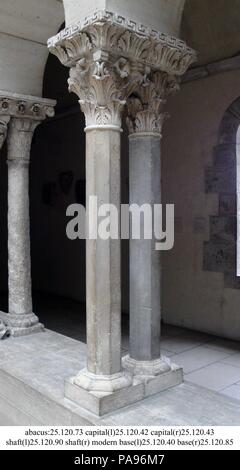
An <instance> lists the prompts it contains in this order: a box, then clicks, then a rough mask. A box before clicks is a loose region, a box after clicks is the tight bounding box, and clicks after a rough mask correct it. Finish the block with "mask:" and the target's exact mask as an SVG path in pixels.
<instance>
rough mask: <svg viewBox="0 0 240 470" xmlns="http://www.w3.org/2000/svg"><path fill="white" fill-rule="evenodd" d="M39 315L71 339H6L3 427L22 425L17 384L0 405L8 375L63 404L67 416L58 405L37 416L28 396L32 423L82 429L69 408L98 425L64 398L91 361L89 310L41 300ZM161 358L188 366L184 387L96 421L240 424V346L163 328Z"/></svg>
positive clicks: (0, 387)
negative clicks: (68, 386) (69, 381)
mask: <svg viewBox="0 0 240 470" xmlns="http://www.w3.org/2000/svg"><path fill="white" fill-rule="evenodd" d="M80 310H81V315H79V312H80ZM35 311H36V312H38V314H39V316H40V319H41V321H42V322H43V323H45V325H46V327H47V328H48V329H49V330H55V331H57V332H58V333H61V334H63V335H65V336H61V334H60V335H59V334H56V333H55V332H54V331H47V332H46V333H40V334H36V335H32V336H29V337H25V338H17V339H14V340H5V341H1V342H0V346H1V351H0V352H1V354H0V382H1V383H0V425H1V424H9V425H11V424H12V421H11V419H12V416H14V419H15V421H14V422H16V419H18V415H16V413H19V412H20V411H19V409H16V410H15V411H14V414H13V412H12V407H10V408H9V413H7V412H6V410H7V406H6V396H7V397H8V394H9V392H8V387H10V386H11V387H12V386H13V384H11V383H8V386H7V387H5V392H6V394H5V398H4V400H5V401H4V402H3V401H2V402H1V399H2V394H3V391H4V386H5V378H6V377H5V375H4V374H7V378H8V380H9V377H14V378H16V379H17V380H20V382H21V384H22V383H24V384H27V386H28V387H30V388H31V390H33V389H34V390H37V391H38V393H41V394H43V395H45V394H46V396H47V397H54V400H56V403H57V406H59V405H61V406H63V407H64V412H63V410H61V413H60V414H58V412H56V411H55V408H54V407H53V406H52V404H51V406H50V405H49V404H46V406H45V404H44V406H43V405H42V406H40V408H39V411H38V405H36V403H37V401H36V397H31V400H32V402H31V400H30V399H29V400H27V401H26V403H25V404H24V406H25V408H26V409H25V411H24V412H25V414H26V413H27V416H28V413H29V411H28V407H29V406H30V402H31V403H33V404H32V405H31V406H35V408H34V409H35V412H34V413H35V415H36V416H37V417H36V416H35V415H34V420H33V421H31V420H32V419H33V418H32V414H31V413H30V417H29V420H28V421H26V422H27V423H28V424H31V423H33V424H41V423H42V422H43V421H42V420H43V417H44V416H45V415H44V413H45V414H46V415H47V417H48V416H49V419H50V420H51V422H50V424H65V425H67V424H74V423H75V424H77V423H78V421H76V414H75V415H74V417H72V415H71V417H69V415H68V414H66V412H67V411H69V410H71V413H72V411H73V410H74V413H77V414H79V415H81V417H84V419H86V420H88V419H89V418H90V422H92V419H93V418H92V415H91V416H90V415H89V414H88V413H86V412H83V410H81V409H80V408H78V407H76V405H73V404H71V403H70V402H69V401H66V400H64V399H63V384H64V379H65V378H69V377H71V376H73V375H76V373H77V372H78V371H79V369H81V368H82V367H83V366H84V364H85V358H86V345H85V344H84V342H85V335H86V331H85V315H84V307H81V306H79V304H78V303H76V302H71V301H69V300H64V299H61V300H58V301H56V298H50V297H49V299H48V301H46V299H45V300H44V299H43V298H42V297H41V301H39V303H38V305H37V306H36V307H35ZM76 340H77V341H76ZM80 341H81V342H80ZM127 350H128V322H127V317H124V316H123V339H122V353H123V354H126V353H127ZM162 353H163V354H164V355H166V356H168V357H171V359H172V360H173V361H174V362H175V363H177V364H179V365H181V366H182V367H183V369H184V374H185V377H184V378H185V383H184V384H183V385H181V386H179V387H176V388H174V389H171V390H167V391H165V392H163V393H161V394H158V395H156V396H153V397H150V398H148V399H146V400H144V401H143V402H141V403H138V404H136V405H133V406H131V407H127V408H126V409H123V410H119V411H118V412H115V413H112V414H111V415H109V416H107V417H104V418H96V417H95V418H94V420H95V421H94V422H95V423H96V424H130V425H134V424H136V425H137V424H142V425H147V424H155V425H174V424H175V425H184V424H186V425H190V424H192V425H194V424H195V425H198V424H199V425H204V424H205V425H214V424H215V425H231V424H233V425H240V343H239V342H234V341H228V340H224V339H221V338H217V337H214V336H210V335H207V334H203V333H198V332H194V331H189V330H186V329H183V328H177V327H174V326H169V325H163V328H162ZM15 388H16V387H15V384H14V386H13V389H11V390H12V391H11V393H10V395H11V400H13V402H15V401H17V399H18V391H16V390H15ZM24 393H25V392H24ZM28 393H29V390H27V394H28ZM31 393H32V392H31ZM10 395H9V396H10ZM34 403H35V405H34ZM1 405H2V406H1ZM9 406H10V405H9ZM46 407H47V408H46ZM45 408H46V409H47V411H45ZM21 413H22V410H21ZM38 413H39V416H38ZM60 415H61V419H60V418H59V416H60ZM16 416H17V418H16ZM24 416H25V415H24ZM25 419H26V417H24V420H25ZM44 419H45V418H44ZM59 419H60V421H59ZM21 422H23V421H21ZM24 422H25V421H24ZM45 423H46V420H45V421H44V424H45ZM78 424H79V423H78Z"/></svg>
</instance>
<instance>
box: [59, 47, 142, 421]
mask: <svg viewBox="0 0 240 470" xmlns="http://www.w3.org/2000/svg"><path fill="white" fill-rule="evenodd" d="M96 57H97V61H95V60H94V59H93V62H92V63H89V64H88V65H87V73H86V68H84V70H83V69H82V66H81V64H79V63H78V64H77V65H76V66H75V67H73V68H71V72H70V79H69V89H70V91H73V92H75V93H76V94H77V95H78V97H79V98H80V101H79V103H80V106H81V109H82V111H83V112H84V114H85V119H86V129H85V132H86V196H87V198H86V199H87V227H88V228H89V224H90V225H91V218H92V213H91V198H96V199H95V200H96V202H97V210H98V209H99V208H100V206H102V205H103V204H107V205H112V206H113V207H114V211H116V213H117V215H118V217H119V214H120V150H121V149H120V136H121V132H122V130H121V115H122V111H123V107H124V104H125V97H126V94H127V91H126V89H124V91H123V83H122V82H123V80H122V78H121V77H120V75H119V73H118V72H117V71H116V70H113V69H112V64H111V60H110V58H109V56H108V54H102V53H101V52H99V53H98V54H96ZM103 57H104V59H103ZM124 84H125V85H128V84H127V83H126V82H124ZM128 88H129V87H128V86H127V89H128ZM130 89H131V86H130ZM92 200H93V199H92ZM92 228H93V229H94V230H96V238H95V236H94V237H93V234H92V233H91V228H90V229H89V230H88V233H87V242H86V259H87V263H86V264H87V272H86V281H87V282H86V284H87V367H86V369H84V370H82V371H80V373H79V374H78V376H77V377H74V378H73V379H72V380H71V381H69V382H68V383H66V388H65V394H66V396H67V397H68V398H71V399H73V398H75V399H78V400H79V402H81V403H82V401H85V403H86V406H89V407H90V408H92V406H94V405H93V403H92V399H93V395H92V393H95V394H96V395H95V400H96V399H97V410H98V411H99V413H100V414H101V410H102V408H103V407H104V406H105V404H104V399H105V397H106V394H108V395H109V394H110V395H112V398H111V400H110V402H112V406H113V407H115V406H116V401H115V397H114V393H115V392H118V393H120V392H121V393H122V392H123V391H124V390H126V389H130V387H131V390H132V388H133V387H132V377H131V374H129V373H127V372H125V371H123V370H122V365H121V242H120V226H119V223H118V227H117V236H116V238H115V239H111V238H109V239H102V238H101V235H100V233H99V232H98V233H97V231H98V227H96V226H95V227H92ZM86 392H90V393H91V394H90V395H89V393H88V395H87V397H86ZM121 393H120V395H121ZM123 393H124V392H123ZM128 393H129V394H130V393H131V392H130V391H129V392H128ZM132 394H133V398H132V399H135V398H134V396H135V394H136V392H135V391H133V392H132ZM121 400H124V402H123V403H128V402H129V397H127V393H124V395H123V396H122V398H121V399H120V402H121ZM130 400H131V398H130ZM95 405H96V402H95ZM110 406H111V405H110Z"/></svg>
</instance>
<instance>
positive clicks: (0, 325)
mask: <svg viewBox="0 0 240 470" xmlns="http://www.w3.org/2000/svg"><path fill="white" fill-rule="evenodd" d="M9 120H10V117H9V116H4V115H3V116H0V151H1V149H2V147H3V144H4V142H5V140H6V137H7V131H8V123H9ZM7 334H8V329H7V326H6V324H4V322H3V321H2V320H1V319H0V339H3V338H5V337H6V335H7Z"/></svg>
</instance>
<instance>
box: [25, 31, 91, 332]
mask: <svg viewBox="0 0 240 470" xmlns="http://www.w3.org/2000/svg"><path fill="white" fill-rule="evenodd" d="M61 29H62V28H61ZM67 78H68V69H67V68H65V67H63V66H62V65H61V64H60V62H59V61H58V60H57V59H56V58H55V57H54V56H53V55H49V57H48V61H47V64H46V68H45V73H44V81H43V96H44V97H48V98H52V99H56V100H57V106H56V114H55V117H54V118H52V119H49V120H47V121H45V122H43V123H42V124H41V125H40V126H39V127H38V129H37V131H36V133H35V138H34V141H33V145H32V153H31V169H30V216H31V253H32V255H31V258H32V285H33V303H34V309H35V312H36V313H37V314H38V316H39V318H40V321H41V322H42V323H44V325H45V326H46V327H47V328H49V329H53V330H56V331H58V332H60V333H63V334H66V335H69V336H73V337H75V338H76V339H80V340H85V242H84V241H83V240H77V241H76V242H74V241H70V240H68V238H67V236H66V224H67V217H66V209H67V207H68V206H69V205H70V204H73V203H80V204H85V136H84V116H83V114H82V113H81V111H80V107H79V105H78V100H77V97H76V96H75V95H73V94H69V92H68V87H67ZM80 324H81V325H82V327H81V328H80V327H79V326H80Z"/></svg>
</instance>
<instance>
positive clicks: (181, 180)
mask: <svg viewBox="0 0 240 470" xmlns="http://www.w3.org/2000/svg"><path fill="white" fill-rule="evenodd" d="M239 79H240V72H239V71H237V72H236V71H235V72H227V73H222V74H219V75H216V76H215V77H209V78H206V79H202V80H198V81H195V82H190V83H188V84H185V85H183V86H182V90H181V92H180V93H179V94H178V95H177V96H175V97H174V98H172V99H171V101H169V105H168V111H169V112H170V114H171V116H172V117H171V119H170V120H169V121H168V122H167V124H166V126H165V134H164V139H163V191H164V199H165V202H169V203H175V215H176V224H175V232H176V234H175V235H176V236H175V238H176V239H175V247H174V249H173V250H172V252H169V253H165V254H164V256H163V259H164V267H163V316H164V320H165V321H166V322H168V323H172V324H175V325H181V326H186V327H188V328H193V329H196V330H202V331H206V332H210V333H213V334H216V335H220V336H225V337H229V338H234V339H239V338H240V314H239V303H240V290H239V279H238V278H237V277H236V198H237V196H236V133H237V129H238V126H239V124H240V115H239V101H238V100H237V98H238V97H239V95H240V88H239ZM236 100H237V101H236ZM173 136H174V138H173Z"/></svg>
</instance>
